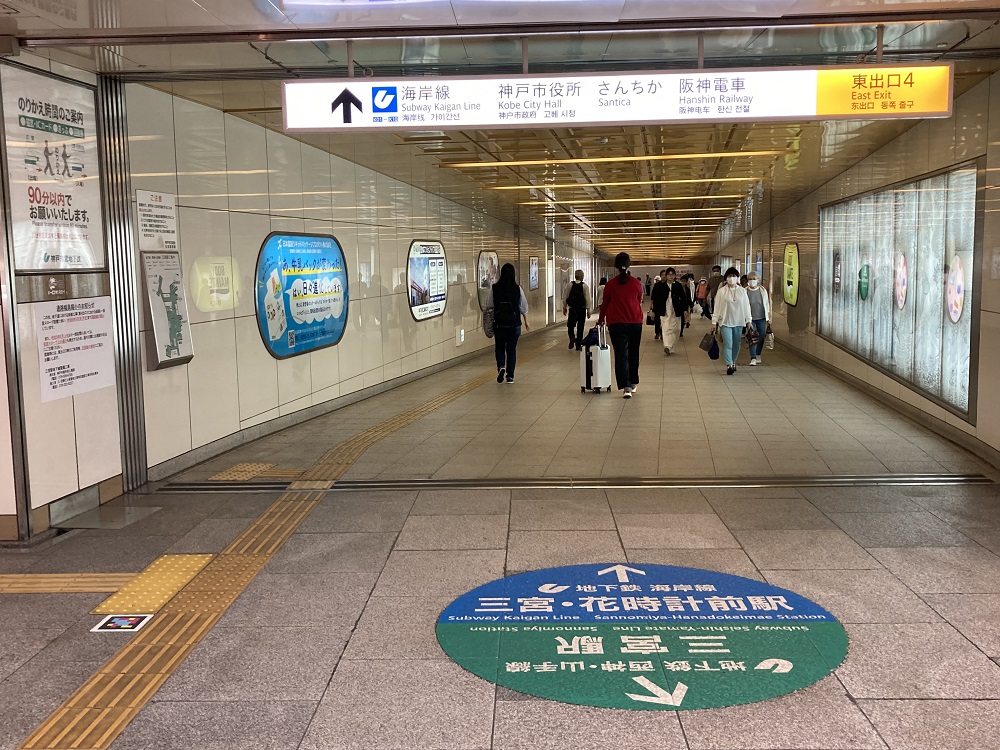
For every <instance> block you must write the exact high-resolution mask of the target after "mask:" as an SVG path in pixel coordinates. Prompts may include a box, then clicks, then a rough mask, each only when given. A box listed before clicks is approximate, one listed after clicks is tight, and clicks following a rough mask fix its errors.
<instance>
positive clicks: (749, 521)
mask: <svg viewBox="0 0 1000 750" xmlns="http://www.w3.org/2000/svg"><path fill="white" fill-rule="evenodd" d="M712 507H713V508H714V509H715V512H716V513H718V514H719V517H720V518H721V519H722V521H723V522H724V523H725V524H726V526H728V527H729V528H730V529H733V530H735V529H833V528H836V526H834V524H833V522H832V521H830V519H829V518H827V517H826V516H825V515H824V514H823V513H821V512H820V511H819V510H817V509H816V507H815V506H814V505H813V504H812V503H810V502H809V501H808V500H803V499H801V498H773V499H771V498H761V499H754V498H750V499H741V500H713V501H712Z"/></svg>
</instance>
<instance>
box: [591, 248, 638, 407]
mask: <svg viewBox="0 0 1000 750" xmlns="http://www.w3.org/2000/svg"><path fill="white" fill-rule="evenodd" d="M631 263H632V259H631V258H629V257H628V253H618V255H616V256H615V268H617V269H618V276H617V278H614V279H612V280H611V281H609V282H608V283H607V285H605V287H604V299H603V300H602V301H601V314H600V316H599V317H598V319H597V324H598V325H601V324H602V323H604V322H605V320H606V321H607V323H608V333H609V334H610V335H611V346H613V347H614V350H615V379H616V380H617V381H618V387H619V388H621V389H622V396H623V397H625V398H632V394H633V393H635V392H636V387H637V386H638V385H639V342H640V340H641V338H642V321H643V315H642V296H643V288H642V282H641V281H639V279H637V278H635V277H634V276H632V274H630V273H629V272H628V267H629V266H630V265H631Z"/></svg>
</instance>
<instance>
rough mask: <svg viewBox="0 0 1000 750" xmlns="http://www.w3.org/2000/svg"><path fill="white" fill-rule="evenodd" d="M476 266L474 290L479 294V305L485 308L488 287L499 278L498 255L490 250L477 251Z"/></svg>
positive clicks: (488, 294) (488, 291)
mask: <svg viewBox="0 0 1000 750" xmlns="http://www.w3.org/2000/svg"><path fill="white" fill-rule="evenodd" d="M476 267H477V268H476V270H477V276H476V291H477V293H478V295H479V307H481V308H482V309H483V310H485V309H486V300H488V299H489V296H490V289H492V288H493V285H494V284H496V283H497V282H498V281H499V280H500V256H499V255H497V254H496V253H494V252H491V251H483V252H481V253H479V260H478V262H477V263H476Z"/></svg>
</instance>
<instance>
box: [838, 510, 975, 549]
mask: <svg viewBox="0 0 1000 750" xmlns="http://www.w3.org/2000/svg"><path fill="white" fill-rule="evenodd" d="M829 515H830V518H831V519H833V521H834V522H835V523H836V524H837V525H838V526H840V528H842V529H843V530H844V532H845V533H846V534H847V535H848V536H849V537H851V539H853V540H854V541H856V542H857V543H858V544H860V545H861V546H862V547H965V546H970V545H972V544H973V541H972V540H971V539H969V537H967V536H965V535H964V534H962V533H960V532H958V531H956V530H955V529H953V528H952V527H951V526H949V525H948V524H946V523H944V522H943V521H941V520H940V519H938V518H936V517H935V516H933V515H931V514H930V513H927V512H918V513H830V514H829Z"/></svg>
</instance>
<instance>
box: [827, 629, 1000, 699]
mask: <svg viewBox="0 0 1000 750" xmlns="http://www.w3.org/2000/svg"><path fill="white" fill-rule="evenodd" d="M845 629H846V630H847V636H848V638H849V640H850V644H851V647H850V651H849V652H848V654H847V660H846V661H845V662H844V664H843V665H841V666H840V667H839V668H838V669H837V675H838V676H839V677H840V679H841V681H842V682H843V683H844V686H845V687H846V688H847V691H848V692H849V693H850V694H851V695H852V696H854V697H855V698H995V697H996V696H997V695H1000V666H997V665H996V664H995V663H994V662H992V661H991V660H990V659H989V658H987V657H986V656H985V655H984V654H983V653H982V652H981V651H980V650H979V649H977V648H976V647H975V646H973V645H972V644H971V643H969V641H967V640H966V639H965V638H964V637H963V636H962V635H961V634H960V633H959V632H958V631H956V630H955V629H954V628H953V627H952V626H951V625H948V624H947V623H940V624H924V625H895V626H893V627H886V626H885V625H846V626H845Z"/></svg>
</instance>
